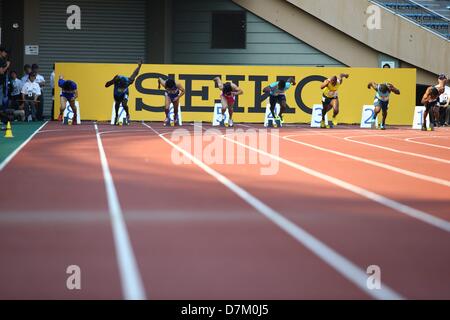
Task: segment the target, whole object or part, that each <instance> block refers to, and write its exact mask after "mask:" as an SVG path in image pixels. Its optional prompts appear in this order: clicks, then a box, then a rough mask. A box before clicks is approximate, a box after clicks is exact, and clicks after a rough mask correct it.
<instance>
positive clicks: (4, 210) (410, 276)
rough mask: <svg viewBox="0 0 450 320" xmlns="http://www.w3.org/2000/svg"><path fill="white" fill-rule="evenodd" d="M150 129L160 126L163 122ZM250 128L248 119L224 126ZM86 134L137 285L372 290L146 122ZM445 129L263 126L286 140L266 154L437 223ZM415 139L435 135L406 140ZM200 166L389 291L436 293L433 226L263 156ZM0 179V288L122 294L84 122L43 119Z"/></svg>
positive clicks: (35, 293) (7, 294) (443, 266)
mask: <svg viewBox="0 0 450 320" xmlns="http://www.w3.org/2000/svg"><path fill="white" fill-rule="evenodd" d="M151 126H152V127H153V128H154V129H155V130H156V131H158V132H159V133H167V137H170V134H171V132H172V129H170V128H169V129H168V128H164V127H162V126H161V125H160V124H154V125H153V124H151ZM250 127H255V128H261V126H249V127H247V126H241V127H237V128H239V129H251V128H250ZM184 129H186V130H187V132H186V133H189V132H191V133H192V132H193V131H194V127H193V126H192V125H186V126H185V127H184ZM99 131H100V132H102V134H101V140H102V142H103V147H104V150H105V153H106V157H107V160H108V163H109V169H110V171H111V174H112V177H113V180H114V185H115V188H116V190H117V195H118V200H119V201H120V206H121V209H122V212H123V217H124V221H125V223H126V227H127V230H128V234H129V239H130V243H131V246H132V249H133V252H134V255H135V258H136V261H137V265H138V269H139V272H140V275H141V277H142V284H143V286H144V288H145V292H146V296H147V298H150V299H304V298H305V299H306V298H326V299H328V298H338V299H353V298H356V299H370V298H373V295H371V294H370V292H369V293H368V292H367V291H364V290H362V289H361V288H359V287H358V286H356V285H355V284H354V283H352V282H351V281H349V280H348V279H347V278H345V277H343V276H342V274H341V273H338V272H337V271H336V270H335V269H334V268H333V267H331V266H330V265H329V264H327V263H325V262H324V260H322V259H320V258H319V257H318V256H317V255H316V254H315V253H314V252H312V251H311V250H309V249H308V248H306V247H305V246H303V245H302V244H301V243H299V242H298V241H297V240H295V239H294V238H293V237H291V236H290V235H288V234H287V233H286V232H285V231H283V230H282V229H281V228H279V227H278V226H277V225H275V224H274V223H273V222H272V221H270V220H269V219H267V218H265V217H264V216H263V215H261V214H260V212H258V210H256V209H255V208H253V207H252V206H250V205H249V204H248V203H247V202H246V201H244V200H243V199H242V198H240V197H238V196H237V195H236V194H235V193H233V192H231V191H230V189H228V188H227V187H226V186H224V184H222V183H220V182H219V181H218V180H217V179H215V178H214V177H213V176H211V175H209V174H207V173H206V172H205V171H203V170H202V169H201V168H199V167H198V166H196V165H194V164H183V165H175V164H174V163H173V161H172V159H171V154H172V152H173V150H172V147H171V146H170V145H169V144H168V143H166V141H164V140H163V139H162V138H161V137H159V136H158V135H157V134H155V132H154V131H152V130H151V129H149V128H147V127H145V126H143V125H141V124H133V125H132V126H130V127H123V128H122V127H111V126H108V125H99ZM449 133H450V131H448V130H446V129H441V130H438V131H435V132H432V133H421V132H417V131H412V130H409V129H408V130H407V129H394V130H389V131H384V132H381V131H370V130H354V128H349V127H347V128H343V129H338V130H310V129H307V128H306V127H300V126H291V127H287V128H283V129H282V130H279V131H278V132H275V131H274V132H273V134H276V135H279V136H281V137H286V136H288V138H289V139H291V140H285V139H282V138H280V140H279V157H281V158H283V159H285V160H290V161H291V162H293V163H296V164H298V165H301V166H303V167H306V168H308V169H312V170H314V171H315V172H319V173H325V174H327V175H329V176H331V177H334V178H338V179H340V180H342V181H344V182H347V183H350V184H352V185H353V186H356V187H361V188H364V189H365V190H368V191H371V192H374V193H376V194H378V195H381V196H384V197H386V198H389V199H391V200H394V201H396V202H398V203H401V204H404V205H407V206H409V207H410V208H413V209H418V210H421V211H422V212H425V213H426V214H428V215H429V216H434V217H438V218H440V219H441V220H440V221H442V222H446V223H449V222H450V187H449V186H447V185H445V183H448V182H449V181H450V164H449V162H450V139H449V136H450V135H449ZM347 137H351V138H350V139H353V140H354V141H360V142H364V143H369V144H372V145H366V144H360V143H356V142H354V141H351V140H349V139H345V138H347ZM417 137H419V138H418V139H416V140H414V141H418V142H424V143H427V144H434V145H435V146H431V145H426V144H421V143H414V142H411V141H408V140H406V139H408V138H417ZM218 139H219V140H221V139H222V138H218ZM292 140H295V141H299V142H302V143H307V144H309V145H313V146H316V147H321V148H323V149H329V150H333V151H336V152H340V153H342V154H346V155H351V156H357V157H359V158H364V159H368V160H372V161H375V162H376V163H379V164H385V165H389V166H390V167H394V168H395V169H394V170H401V169H403V170H407V171H408V172H412V173H416V174H421V176H420V177H422V176H427V177H434V178H438V179H440V180H439V181H441V182H443V183H438V182H432V181H429V180H424V179H421V178H420V177H419V178H418V177H413V176H410V175H405V174H402V173H400V172H398V171H393V170H388V169H386V168H382V167H379V166H375V165H373V164H368V163H364V162H361V161H357V160H355V159H351V158H348V157H344V156H342V155H338V154H335V153H330V152H327V151H324V150H318V149H315V148H313V147H311V146H308V145H305V144H298V143H295V142H294V141H292ZM206 144H207V143H205V145H206ZM374 145H378V146H382V147H387V148H391V149H395V150H399V151H402V152H404V153H399V152H394V151H389V150H383V149H380V148H377V147H375V146H374ZM436 145H437V146H436ZM408 153H413V154H415V155H413V154H408ZM421 155H425V156H427V157H429V158H424V157H421ZM434 158H437V159H438V160H436V159H434ZM210 167H211V168H213V169H214V170H216V171H217V172H218V173H220V174H222V175H223V176H225V177H226V178H228V179H229V180H231V181H232V182H233V183H235V184H236V185H238V186H239V187H241V188H243V189H245V190H246V191H247V192H249V193H250V194H251V195H253V196H254V197H256V198H257V199H259V200H261V201H262V202H263V203H264V204H266V205H268V206H269V207H271V208H272V209H274V210H276V211H277V212H278V213H279V214H281V215H282V216H284V217H286V218H288V219H289V220H290V221H292V222H294V223H295V224H296V225H298V226H300V227H301V228H302V229H304V230H305V231H307V232H308V233H309V234H311V235H313V236H314V237H315V238H316V239H319V240H320V241H322V242H323V243H324V244H325V245H327V246H328V247H330V248H331V249H332V250H334V251H335V252H337V253H339V254H340V255H341V256H343V257H345V258H346V259H348V260H349V261H351V262H352V263H353V264H354V265H356V266H357V267H358V268H360V269H361V270H363V271H364V272H365V270H366V268H367V267H368V266H369V265H378V266H380V267H381V272H382V284H383V285H385V286H386V287H389V288H391V289H392V290H394V291H395V292H396V293H397V294H398V295H399V296H402V297H404V298H425V299H432V298H446V299H449V298H450V273H449V272H448V265H449V264H450V254H449V252H450V251H449V249H450V233H449V232H448V231H446V230H445V229H444V228H439V227H436V226H433V225H430V224H429V223H426V222H424V221H421V220H419V219H416V218H413V217H411V216H407V215H405V214H404V213H401V212H399V211H398V210H395V209H393V208H389V207H387V206H385V205H382V204H380V203H377V202H375V201H373V200H372V199H370V198H367V197H363V196H361V195H359V194H356V193H354V192H351V191H349V190H346V189H344V188H342V187H339V186H337V185H335V184H332V183H330V182H329V181H326V180H321V179H319V178H317V177H314V176H312V175H310V174H307V173H305V172H303V171H301V170H298V169H295V168H293V167H292V166H288V165H286V164H283V163H279V172H278V174H276V175H271V176H263V175H261V174H260V169H261V168H262V167H267V165H266V166H264V165H250V164H246V165H236V164H235V165H221V164H213V165H210ZM0 181H1V182H2V183H1V184H0V203H1V207H0V243H1V244H2V245H1V246H0V261H1V273H0V298H3V299H5V298H13V299H16V298H68V299H71V298H74V299H76V298H123V297H124V296H123V293H122V289H123V286H122V285H123V284H122V283H121V281H120V276H119V274H120V267H119V266H118V263H117V259H118V256H117V248H116V247H115V243H114V234H113V233H114V232H113V230H112V228H111V221H110V220H111V218H110V214H109V209H108V201H107V193H106V191H105V183H104V176H103V173H102V164H101V162H100V156H99V148H98V146H97V138H96V132H95V130H94V126H93V125H92V124H85V125H83V126H78V127H61V126H60V125H59V124H54V123H50V124H48V125H47V126H46V127H44V129H43V131H42V132H41V133H39V134H37V135H36V136H35V137H34V138H33V139H32V140H31V142H30V143H29V144H28V145H27V146H26V147H25V148H24V149H23V150H22V151H21V152H19V154H18V155H17V156H16V157H15V158H14V159H13V161H12V162H11V163H9V164H8V165H7V166H6V167H5V168H4V170H3V171H1V172H0ZM73 264H75V265H79V266H80V267H81V270H82V290H80V291H76V290H75V291H70V290H68V289H67V288H66V279H67V277H68V275H67V274H66V268H67V266H69V265H73ZM364 285H365V284H364Z"/></svg>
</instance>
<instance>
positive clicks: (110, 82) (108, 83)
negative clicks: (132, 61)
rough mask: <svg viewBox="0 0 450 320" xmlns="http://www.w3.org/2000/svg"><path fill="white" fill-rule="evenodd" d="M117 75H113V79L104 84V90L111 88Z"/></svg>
mask: <svg viewBox="0 0 450 320" xmlns="http://www.w3.org/2000/svg"><path fill="white" fill-rule="evenodd" d="M117 77H118V75H115V76H114V78H112V80H109V81H108V82H107V83H106V84H105V88H108V87H111V86H112V85H113V84H114V82H115V81H116V79H117Z"/></svg>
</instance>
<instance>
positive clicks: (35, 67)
mask: <svg viewBox="0 0 450 320" xmlns="http://www.w3.org/2000/svg"><path fill="white" fill-rule="evenodd" d="M31 72H33V73H35V74H36V80H35V81H36V83H37V84H38V85H39V86H40V87H41V92H42V94H41V95H40V96H39V105H38V106H37V110H36V118H37V120H38V121H42V120H43V113H44V87H45V78H44V77H43V76H42V75H41V74H39V66H38V65H37V64H33V65H32V66H31Z"/></svg>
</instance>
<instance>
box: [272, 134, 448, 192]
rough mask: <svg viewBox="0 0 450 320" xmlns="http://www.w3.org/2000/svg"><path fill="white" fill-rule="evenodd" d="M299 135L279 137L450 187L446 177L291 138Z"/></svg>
mask: <svg viewBox="0 0 450 320" xmlns="http://www.w3.org/2000/svg"><path fill="white" fill-rule="evenodd" d="M297 136H298V135H288V136H284V137H281V136H279V137H281V138H283V140H287V141H290V142H293V143H296V144H300V145H304V146H306V147H310V148H313V149H316V150H320V151H324V152H328V153H332V154H335V155H338V156H341V157H345V158H348V159H352V160H355V161H359V162H363V163H366V164H370V165H373V166H375V167H379V168H383V169H386V170H390V171H393V172H396V173H400V174H404V175H406V176H409V177H413V178H416V179H420V180H424V181H428V182H432V183H436V184H440V185H443V186H446V187H450V181H448V180H445V179H440V178H434V177H430V176H428V175H424V174H421V173H417V172H413V171H409V170H405V169H401V168H398V167H394V166H391V165H389V164H385V163H381V162H378V161H374V160H370V159H366V158H361V157H358V156H354V155H350V154H348V153H343V152H340V151H336V150H331V149H328V148H322V147H319V146H316V145H313V144H310V143H307V142H302V141H298V140H295V139H291V138H294V137H297Z"/></svg>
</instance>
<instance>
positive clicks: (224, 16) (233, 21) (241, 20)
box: [211, 11, 247, 49]
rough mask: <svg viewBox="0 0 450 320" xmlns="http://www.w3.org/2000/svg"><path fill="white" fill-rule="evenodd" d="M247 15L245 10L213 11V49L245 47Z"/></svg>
mask: <svg viewBox="0 0 450 320" xmlns="http://www.w3.org/2000/svg"><path fill="white" fill-rule="evenodd" d="M246 31H247V15H246V12H245V11H214V12H213V13H212V36H211V48H212V49H245V42H246Z"/></svg>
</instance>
